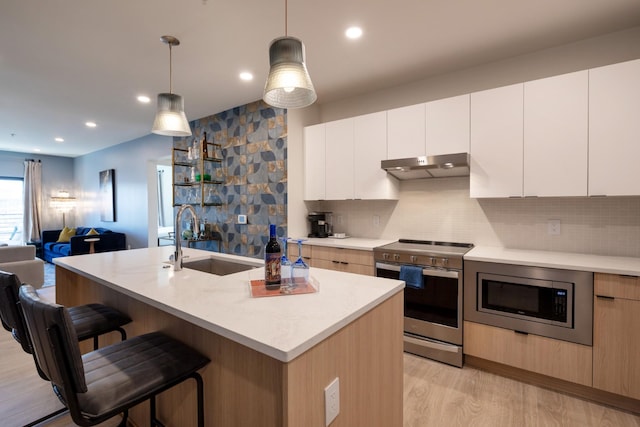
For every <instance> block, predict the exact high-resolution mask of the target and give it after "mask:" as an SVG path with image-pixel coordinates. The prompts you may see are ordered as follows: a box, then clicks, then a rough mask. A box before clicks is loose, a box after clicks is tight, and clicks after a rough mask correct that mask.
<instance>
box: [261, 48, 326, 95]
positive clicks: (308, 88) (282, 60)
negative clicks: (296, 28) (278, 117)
mask: <svg viewBox="0 0 640 427" xmlns="http://www.w3.org/2000/svg"><path fill="white" fill-rule="evenodd" d="M269 65H270V69H269V77H267V83H266V84H265V87H264V97H263V99H264V101H265V102H266V103H267V104H269V105H272V106H274V107H279V108H303V107H306V106H308V105H311V104H313V103H314V102H315V101H316V99H317V95H316V91H315V89H314V88H313V83H312V82H311V77H309V72H308V71H307V66H306V65H305V62H304V45H303V44H302V41H300V40H299V39H297V38H295V37H280V38H277V39H275V40H274V41H272V42H271V45H270V46H269Z"/></svg>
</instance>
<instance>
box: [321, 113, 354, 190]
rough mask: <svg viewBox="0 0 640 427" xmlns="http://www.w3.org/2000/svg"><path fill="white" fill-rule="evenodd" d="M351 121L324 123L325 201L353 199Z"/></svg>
mask: <svg viewBox="0 0 640 427" xmlns="http://www.w3.org/2000/svg"><path fill="white" fill-rule="evenodd" d="M353 120H354V119H352V118H350V119H344V120H336V121H334V122H328V123H325V124H326V144H327V149H326V153H327V158H326V168H325V182H326V185H327V187H326V192H325V198H326V199H327V200H345V199H353V177H354V174H353Z"/></svg>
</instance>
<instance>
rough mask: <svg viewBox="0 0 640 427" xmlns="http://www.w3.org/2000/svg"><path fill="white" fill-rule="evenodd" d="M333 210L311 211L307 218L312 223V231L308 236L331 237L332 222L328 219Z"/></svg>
mask: <svg viewBox="0 0 640 427" xmlns="http://www.w3.org/2000/svg"><path fill="white" fill-rule="evenodd" d="M330 215H331V212H310V213H309V214H308V215H307V219H308V220H309V223H310V224H311V233H309V236H308V237H329V235H330V234H331V223H330V222H329V221H328V218H329V217H330Z"/></svg>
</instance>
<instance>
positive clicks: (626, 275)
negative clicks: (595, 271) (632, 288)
mask: <svg viewBox="0 0 640 427" xmlns="http://www.w3.org/2000/svg"><path fill="white" fill-rule="evenodd" d="M618 277H622V278H624V279H637V278H638V276H634V275H632V274H618Z"/></svg>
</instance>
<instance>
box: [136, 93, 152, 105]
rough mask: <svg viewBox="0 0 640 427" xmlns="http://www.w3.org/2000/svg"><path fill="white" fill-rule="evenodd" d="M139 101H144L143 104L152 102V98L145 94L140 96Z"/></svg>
mask: <svg viewBox="0 0 640 427" xmlns="http://www.w3.org/2000/svg"><path fill="white" fill-rule="evenodd" d="M138 102H142V103H143V104H148V103H150V102H151V98H149V97H148V96H145V95H140V96H138Z"/></svg>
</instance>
